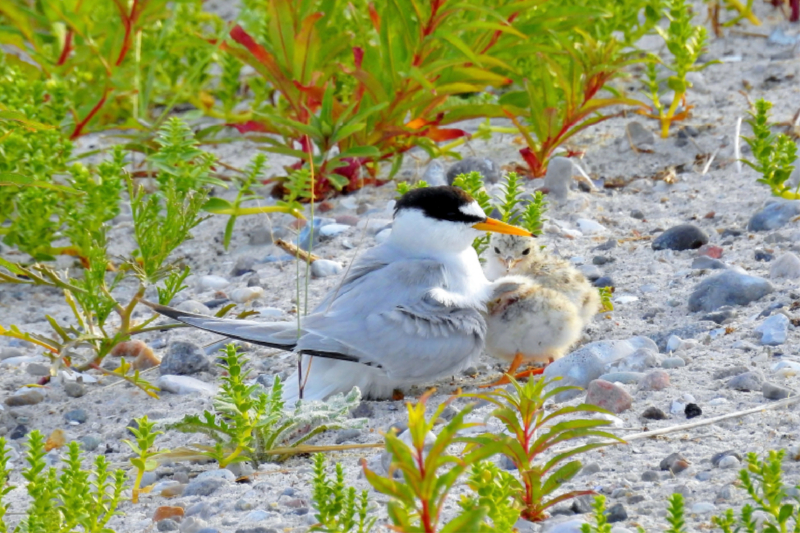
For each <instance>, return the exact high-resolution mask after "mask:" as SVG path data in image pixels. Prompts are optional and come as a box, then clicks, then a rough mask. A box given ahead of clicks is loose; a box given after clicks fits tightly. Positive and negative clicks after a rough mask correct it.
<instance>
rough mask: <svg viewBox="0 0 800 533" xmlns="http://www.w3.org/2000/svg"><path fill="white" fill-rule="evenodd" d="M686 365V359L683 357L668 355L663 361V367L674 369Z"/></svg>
mask: <svg viewBox="0 0 800 533" xmlns="http://www.w3.org/2000/svg"><path fill="white" fill-rule="evenodd" d="M684 366H686V361H684V359H683V358H682V357H667V358H666V359H664V360H663V361H661V368H666V369H672V368H682V367H684Z"/></svg>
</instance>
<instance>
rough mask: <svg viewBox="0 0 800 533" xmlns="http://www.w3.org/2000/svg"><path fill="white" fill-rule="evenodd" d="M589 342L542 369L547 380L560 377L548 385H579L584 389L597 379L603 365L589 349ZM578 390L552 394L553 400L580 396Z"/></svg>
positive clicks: (603, 369) (603, 368) (551, 386)
mask: <svg viewBox="0 0 800 533" xmlns="http://www.w3.org/2000/svg"><path fill="white" fill-rule="evenodd" d="M590 347H591V344H589V345H587V346H584V347H583V348H580V349H579V350H576V351H574V352H572V353H571V354H569V355H567V356H566V357H563V358H561V359H559V360H557V361H555V362H554V363H550V364H549V365H547V367H545V369H544V377H545V379H547V380H552V379H554V378H557V377H560V378H561V379H560V380H558V381H556V382H555V383H553V384H551V385H549V386H548V388H551V389H552V388H556V387H581V388H582V389H585V388H586V387H587V386H588V385H589V383H590V382H591V381H592V380H595V379H597V378H598V377H600V376H601V375H602V374H603V373H604V372H605V365H604V364H603V363H602V362H601V361H600V359H599V358H598V357H597V356H596V355H594V354H593V353H592V351H591V348H590ZM580 394H581V391H579V390H567V391H563V392H559V393H558V394H556V395H555V396H553V400H554V401H555V402H566V401H568V400H571V399H572V398H575V397H577V396H580Z"/></svg>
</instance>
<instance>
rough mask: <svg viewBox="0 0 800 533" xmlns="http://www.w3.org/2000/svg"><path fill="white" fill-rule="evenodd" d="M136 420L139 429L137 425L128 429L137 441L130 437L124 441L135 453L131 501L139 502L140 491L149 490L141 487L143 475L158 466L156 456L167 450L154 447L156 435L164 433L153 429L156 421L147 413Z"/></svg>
mask: <svg viewBox="0 0 800 533" xmlns="http://www.w3.org/2000/svg"><path fill="white" fill-rule="evenodd" d="M134 421H135V422H136V424H137V425H138V426H139V427H138V429H137V428H135V427H130V428H128V429H129V430H130V431H131V433H133V436H134V437H136V442H135V443H134V442H131V441H130V440H128V439H123V440H122V442H124V443H125V444H127V445H128V447H129V448H130V449H131V451H132V452H133V453H134V455H135V457H131V465H133V467H134V468H135V469H136V480H135V481H134V483H133V492H132V496H131V501H132V502H133V503H138V502H139V493H140V492H146V491H147V489H146V488H142V487H141V484H142V476H144V473H145V472H152V471H153V470H155V469H156V467H158V462H156V460H155V459H154V457H156V456H157V455H158V454H159V453H163V452H165V451H166V450H162V452H157V451H156V450H155V448H154V446H155V442H156V437H158V436H159V435H162V434H163V432H162V431H153V428H154V427H155V425H156V424H155V422H151V421H150V420H149V419H148V418H147V415H144V416H143V417H141V418H135V419H134Z"/></svg>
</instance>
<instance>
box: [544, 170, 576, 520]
mask: <svg viewBox="0 0 800 533" xmlns="http://www.w3.org/2000/svg"><path fill="white" fill-rule="evenodd" d="M551 164H552V163H551ZM548 522H550V521H548ZM585 523H586V522H585V521H584V520H575V519H573V520H566V521H564V522H559V523H556V524H552V525H550V524H548V523H547V522H545V527H543V528H542V529H541V533H581V532H582V531H583V530H582V529H581V528H582V527H583V525H584V524H585Z"/></svg>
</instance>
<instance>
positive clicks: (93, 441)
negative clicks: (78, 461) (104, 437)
mask: <svg viewBox="0 0 800 533" xmlns="http://www.w3.org/2000/svg"><path fill="white" fill-rule="evenodd" d="M78 440H79V441H80V442H81V448H82V449H83V450H85V451H87V452H93V451H95V450H96V449H97V447H98V446H100V442H101V441H100V437H99V436H98V435H84V436H83V437H80V438H79V439H78Z"/></svg>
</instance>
